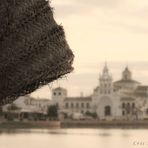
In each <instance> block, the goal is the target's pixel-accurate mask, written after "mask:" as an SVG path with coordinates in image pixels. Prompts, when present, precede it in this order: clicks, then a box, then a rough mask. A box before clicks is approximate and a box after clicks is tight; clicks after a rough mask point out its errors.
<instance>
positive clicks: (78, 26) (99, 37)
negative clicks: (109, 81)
mask: <svg viewBox="0 0 148 148" xmlns="http://www.w3.org/2000/svg"><path fill="white" fill-rule="evenodd" d="M51 5H52V6H53V7H54V16H55V19H56V21H57V22H58V24H62V25H63V26H64V28H65V32H66V37H67V41H68V43H69V45H70V47H71V48H72V49H73V52H74V54H75V60H74V68H75V70H74V72H73V73H72V74H70V75H68V76H67V77H66V78H64V79H63V80H58V81H55V82H54V83H52V84H50V88H54V87H57V86H61V87H65V88H67V89H68V93H69V95H70V96H78V95H79V94H80V92H84V95H89V94H91V93H92V92H93V89H94V88H95V87H96V86H97V85H98V78H99V73H100V72H101V71H102V68H103V66H104V62H105V61H107V62H108V66H109V69H110V72H111V73H112V75H113V79H114V80H117V79H120V77H121V72H122V71H123V69H124V68H125V66H126V65H129V68H130V69H131V71H132V72H133V78H134V79H136V80H137V81H140V82H142V83H144V84H147V85H148V0H52V1H51ZM32 95H33V96H35V97H40V98H41V97H43V98H50V95H51V94H50V89H49V87H47V86H46V87H44V88H42V89H40V90H37V91H36V92H34V93H33V94H32Z"/></svg>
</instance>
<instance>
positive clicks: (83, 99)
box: [64, 96, 92, 101]
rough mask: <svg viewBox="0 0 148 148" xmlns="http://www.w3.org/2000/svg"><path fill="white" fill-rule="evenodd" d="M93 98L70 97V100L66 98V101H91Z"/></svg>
mask: <svg viewBox="0 0 148 148" xmlns="http://www.w3.org/2000/svg"><path fill="white" fill-rule="evenodd" d="M91 100H92V98H91V96H89V97H68V98H65V100H64V101H91Z"/></svg>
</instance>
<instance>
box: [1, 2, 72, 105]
mask: <svg viewBox="0 0 148 148" xmlns="http://www.w3.org/2000/svg"><path fill="white" fill-rule="evenodd" d="M73 58H74V55H73V53H72V51H71V50H70V48H69V46H68V44H67V41H66V39H65V34H64V29H63V27H62V26H60V25H57V23H56V22H55V20H54V18H53V13H52V8H51V7H50V6H49V3H48V2H47V1H45V0H5V1H4V2H3V3H2V2H1V1H0V105H4V104H7V103H11V102H12V101H14V100H15V99H16V98H17V97H18V96H22V95H26V94H29V93H31V92H33V91H34V90H36V89H37V88H39V87H41V86H43V85H46V84H48V83H50V82H52V81H53V80H56V79H58V78H59V77H61V76H63V75H65V74H67V73H69V72H71V71H72V70H73V67H72V62H73Z"/></svg>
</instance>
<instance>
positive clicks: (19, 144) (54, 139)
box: [0, 128, 148, 148]
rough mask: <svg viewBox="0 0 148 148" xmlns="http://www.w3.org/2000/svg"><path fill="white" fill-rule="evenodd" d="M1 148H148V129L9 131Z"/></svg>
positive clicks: (2, 136)
mask: <svg viewBox="0 0 148 148" xmlns="http://www.w3.org/2000/svg"><path fill="white" fill-rule="evenodd" d="M0 148H148V129H91V128H90V129H85V128H82V129H81V128H79V129H76V128H75V129H50V130H42V129H41V130H39V129H37V130H35V129H34V130H8V131H1V132H0Z"/></svg>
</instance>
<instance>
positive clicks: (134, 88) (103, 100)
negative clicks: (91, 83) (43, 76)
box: [51, 64, 148, 119]
mask: <svg viewBox="0 0 148 148" xmlns="http://www.w3.org/2000/svg"><path fill="white" fill-rule="evenodd" d="M51 102H52V104H56V105H58V106H59V112H60V113H65V114H67V115H71V114H73V113H82V114H86V113H87V112H91V113H96V114H97V116H98V118H99V119H143V118H148V86H143V85H141V84H140V83H139V82H137V81H135V80H133V78H132V73H131V71H130V70H129V68H128V67H126V68H125V70H124V71H123V72H122V78H121V80H119V81H115V82H113V79H112V76H111V74H110V73H109V69H108V67H107V64H105V66H104V69H103V72H102V74H101V75H100V78H99V85H98V86H97V87H96V88H95V89H94V92H93V94H92V95H90V96H87V97H83V96H82V97H68V96H67V90H66V89H64V88H61V87H58V88H55V89H53V90H52V101H51Z"/></svg>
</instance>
